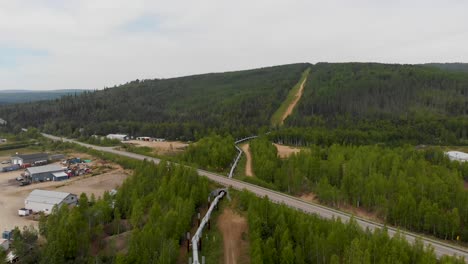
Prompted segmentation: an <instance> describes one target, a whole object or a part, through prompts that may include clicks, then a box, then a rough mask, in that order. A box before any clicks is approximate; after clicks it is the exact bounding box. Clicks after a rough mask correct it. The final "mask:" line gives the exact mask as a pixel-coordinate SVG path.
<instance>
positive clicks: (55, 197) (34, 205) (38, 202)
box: [24, 190, 77, 214]
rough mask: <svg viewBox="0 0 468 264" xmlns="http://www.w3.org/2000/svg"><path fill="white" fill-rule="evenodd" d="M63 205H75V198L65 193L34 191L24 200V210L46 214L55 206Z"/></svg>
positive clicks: (73, 195)
mask: <svg viewBox="0 0 468 264" xmlns="http://www.w3.org/2000/svg"><path fill="white" fill-rule="evenodd" d="M64 204H66V205H76V204H77V196H76V195H75V194H71V193H65V192H55V191H46V190H34V191H32V192H31V193H30V194H29V196H28V197H27V198H26V200H24V208H26V209H29V210H32V211H33V212H44V213H46V214H49V213H51V212H52V209H53V208H54V206H55V205H57V206H62V205H64Z"/></svg>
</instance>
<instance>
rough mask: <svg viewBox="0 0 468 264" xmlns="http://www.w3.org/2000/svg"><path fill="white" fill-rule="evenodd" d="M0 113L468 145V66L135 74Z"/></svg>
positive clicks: (43, 122) (44, 124) (178, 133)
mask: <svg viewBox="0 0 468 264" xmlns="http://www.w3.org/2000/svg"><path fill="white" fill-rule="evenodd" d="M308 68H310V74H309V77H308V79H307V81H306V85H305V87H304V92H303V95H302V97H301V99H300V100H299V102H298V104H297V105H296V108H295V109H294V110H293V112H292V114H291V115H290V116H289V117H288V118H287V119H286V120H285V123H284V126H283V127H281V128H276V127H271V125H270V122H269V121H270V119H271V117H272V115H273V114H274V113H275V111H276V110H277V109H278V108H279V107H280V105H281V103H282V102H283V101H284V100H285V99H286V97H287V95H288V92H289V91H290V90H291V89H292V87H293V86H294V85H295V84H296V83H297V82H298V81H299V80H300V78H301V74H302V73H303V72H304V71H305V70H306V69H308ZM18 94H19V93H18ZM0 118H3V119H5V120H7V121H8V124H9V125H10V126H11V127H14V128H18V127H28V126H35V127H39V128H42V129H43V131H46V132H50V133H54V134H62V135H68V136H69V135H73V136H75V137H77V136H80V135H85V136H86V135H92V134H101V135H103V134H108V133H128V134H130V135H134V136H137V135H139V136H155V137H165V138H169V139H175V138H179V139H186V140H192V139H196V138H198V137H201V136H205V135H208V134H211V133H217V134H221V135H223V134H231V135H233V136H234V137H241V136H246V135H251V134H255V133H261V132H264V131H268V130H270V131H271V133H270V135H272V136H273V135H275V138H276V139H277V140H278V141H280V142H281V141H284V142H290V143H293V144H331V143H333V142H339V143H350V144H363V143H365V144H367V143H369V144H371V143H380V142H398V144H399V143H402V142H404V143H417V144H442V143H446V144H468V73H465V72H459V71H451V70H450V71H447V70H442V69H439V68H438V67H433V66H427V65H399V64H379V63H318V64H315V65H311V64H308V63H300V64H290V65H283V66H275V67H267V68H261V69H253V70H246V71H236V72H225V73H210V74H202V75H194V76H186V77H179V78H171V79H155V80H143V81H140V80H136V81H132V82H129V83H127V84H124V85H121V86H117V87H114V88H107V89H104V90H99V91H94V92H84V93H81V94H79V95H76V96H74V95H73V96H64V97H62V98H60V99H56V100H53V101H40V102H32V103H23V104H15V105H4V106H1V107H0ZM81 128H83V129H81ZM286 139H288V140H286Z"/></svg>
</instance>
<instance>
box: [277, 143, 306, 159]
mask: <svg viewBox="0 0 468 264" xmlns="http://www.w3.org/2000/svg"><path fill="white" fill-rule="evenodd" d="M273 145H275V147H276V149H277V150H278V156H279V157H280V158H282V159H284V158H288V157H289V156H291V155H292V154H296V153H299V152H300V151H301V149H299V148H294V147H290V146H285V145H280V144H276V143H273Z"/></svg>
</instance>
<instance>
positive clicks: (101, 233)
mask: <svg viewBox="0 0 468 264" xmlns="http://www.w3.org/2000/svg"><path fill="white" fill-rule="evenodd" d="M265 142H268V141H267V140H266V139H265V138H260V139H258V140H257V141H256V142H252V143H254V144H253V145H254V146H255V145H257V146H255V147H254V149H258V148H261V147H265V146H266V145H265V144H264V143H265ZM46 144H48V145H47V147H48V148H50V149H69V148H76V149H77V150H79V151H83V152H88V153H89V154H92V155H95V156H97V157H100V158H103V159H108V160H113V161H114V162H117V163H119V164H121V165H122V166H124V168H127V169H132V170H134V175H133V176H131V177H129V178H128V179H127V180H126V181H125V182H124V183H123V185H122V186H121V187H120V188H119V189H118V190H117V194H116V195H111V194H109V193H105V194H104V196H103V197H102V198H99V199H96V198H95V197H94V196H91V197H87V196H86V195H84V194H83V195H81V196H80V200H79V204H80V206H78V207H73V208H68V207H61V208H60V209H57V208H56V209H55V210H54V211H53V213H52V215H50V216H48V217H47V218H46V217H41V219H40V222H39V230H34V229H32V228H24V229H22V230H20V229H16V230H15V232H14V238H15V239H14V245H13V247H14V248H15V253H16V254H17V255H18V256H20V258H21V260H22V262H21V263H91V262H92V263H175V262H176V260H177V259H178V257H179V254H180V249H181V247H184V245H183V243H185V241H184V234H185V232H186V231H187V230H189V229H190V227H191V226H192V223H193V221H192V220H193V217H194V215H196V212H197V210H198V208H199V207H200V206H204V205H205V204H206V197H207V194H208V193H209V192H210V191H211V190H212V188H213V187H214V185H213V184H212V183H210V182H209V181H208V180H207V179H206V178H204V177H201V176H199V175H197V173H196V172H195V170H193V169H189V168H187V167H184V166H178V165H172V164H169V163H166V162H162V163H160V164H159V165H154V164H152V163H149V162H145V161H136V160H131V159H128V158H123V157H119V156H115V155H113V154H108V153H104V152H99V151H95V150H90V149H86V148H84V147H80V146H77V145H74V144H70V143H61V142H50V141H47V142H46ZM263 145H265V146H263ZM269 145H271V144H269ZM375 148H378V147H375ZM332 149H335V150H332ZM384 150H385V149H384ZM384 150H382V151H384ZM317 151H318V152H317V155H319V156H320V157H321V158H320V159H318V160H319V164H321V163H322V162H324V166H323V167H322V166H320V165H319V167H318V168H319V169H320V170H328V169H330V174H327V177H328V175H335V174H334V173H335V172H336V171H339V170H340V169H339V168H337V167H336V166H328V164H327V163H325V162H327V161H326V159H327V157H332V156H333V157H336V156H340V155H344V158H345V159H349V158H350V157H351V156H353V155H354V154H355V153H354V152H353V148H351V147H342V146H332V147H331V148H330V149H320V148H318V147H317ZM362 151H363V152H366V153H367V152H369V149H365V150H364V149H363V150H362ZM401 151H402V153H403V152H405V151H407V152H408V153H407V155H409V156H410V157H411V158H413V159H414V162H423V161H424V160H426V161H428V162H430V163H431V164H433V165H434V166H446V167H451V168H453V169H454V170H457V171H463V170H464V169H466V168H461V167H460V164H457V163H451V162H450V161H448V160H446V159H445V158H444V156H440V155H439V154H440V153H439V152H437V151H425V152H422V153H421V154H418V153H412V154H410V150H404V149H402V150H401ZM262 153H269V151H262ZM333 153H336V154H333ZM405 153H406V152H405ZM302 154H303V153H301V154H299V155H297V157H299V156H300V155H302ZM391 154H392V153H388V155H389V156H390V157H388V158H387V159H389V160H391V157H392V155H391ZM270 155H271V154H270ZM268 158H269V159H273V161H274V162H277V160H276V159H275V158H276V156H275V157H273V156H270V157H268ZM293 158H296V156H293ZM305 158H306V157H304V159H305ZM404 158H405V159H402V160H400V162H403V161H404V160H406V159H407V158H408V157H407V156H405V157H404ZM304 159H303V160H301V161H300V162H306V163H307V162H309V161H307V160H304ZM330 159H332V158H330ZM336 159H337V158H333V160H336ZM279 162H281V161H279ZM295 162H297V163H298V162H299V161H295ZM330 162H331V161H330ZM333 164H336V162H333ZM309 165H311V164H309ZM374 165H375V166H376V167H375V168H374V169H375V170H376V171H379V170H378V167H379V166H390V165H389V164H384V163H382V164H381V163H380V162H379V163H378V164H374ZM395 166H397V165H395ZM401 166H403V165H401ZM303 167H305V166H303ZM303 167H302V168H303ZM310 167H312V168H314V166H313V164H312V166H310ZM344 167H346V168H348V167H347V166H341V168H344ZM297 168H298V169H299V170H301V169H302V168H301V167H299V166H297ZM350 168H351V167H350ZM396 169H397V168H396ZM256 172H258V171H256ZM465 172H466V171H465ZM465 175H466V174H465ZM458 176H460V175H458ZM419 177H420V176H419ZM448 177H450V176H448ZM312 180H313V178H311V181H312ZM431 180H434V179H431ZM319 181H320V180H319ZM449 181H453V179H450V180H449ZM286 182H287V181H286ZM399 184H401V183H399ZM426 184H427V188H429V189H430V188H432V189H430V190H429V191H428V192H430V191H433V190H434V188H435V187H434V186H433V185H439V186H440V185H443V183H441V182H434V183H426ZM408 185H409V184H408ZM311 186H312V188H313V184H312V185H311ZM386 187H388V186H386ZM280 188H283V187H281V186H280ZM407 188H412V186H407ZM425 188H426V187H425ZM355 189H356V188H355ZM448 191H449V192H450V191H453V190H448ZM374 194H375V192H374ZM377 194H380V193H377ZM231 195H232V197H233V200H234V201H235V202H234V203H233V206H237V207H238V209H239V210H240V211H241V213H242V214H246V216H247V219H248V223H249V230H250V231H249V235H248V239H249V240H250V258H251V263H464V262H463V261H462V260H460V259H456V258H453V257H448V256H445V257H443V258H441V259H440V260H437V259H436V256H435V253H434V252H433V250H432V249H431V248H424V246H423V244H422V242H421V241H418V242H417V243H416V244H414V245H409V244H408V243H407V242H406V240H404V239H403V238H402V237H400V236H395V237H393V238H390V237H389V236H388V235H387V233H386V231H385V230H381V231H375V232H373V233H372V232H370V231H367V230H362V229H361V228H359V227H358V226H357V224H356V223H355V222H354V221H351V222H350V223H347V224H344V223H341V222H339V221H337V220H323V219H321V218H318V217H317V216H314V215H307V214H304V213H301V212H298V211H295V210H293V209H290V208H287V207H286V206H283V205H278V204H273V203H271V202H269V201H268V200H267V199H266V198H263V199H261V198H257V197H255V196H254V195H253V194H251V193H249V192H246V191H243V192H235V191H232V192H231ZM385 195H387V194H385ZM421 195H423V194H421ZM445 195H448V194H445ZM454 195H455V196H456V195H459V194H454ZM351 196H352V195H351V194H350V196H349V197H351ZM362 197H364V195H363V196H362ZM439 198H441V196H440V197H439ZM451 198H452V197H449V198H447V199H446V202H449V203H450V202H453V201H452V199H451ZM321 199H322V198H321ZM323 199H326V195H324V196H323ZM414 199H419V196H415V197H414ZM366 201H367V200H366V199H364V198H363V199H362V206H368V205H367V202H366ZM431 201H432V200H431ZM330 202H331V203H333V201H330ZM460 203H464V204H467V203H466V201H465V202H463V201H460ZM403 207H404V205H403ZM439 208H440V209H441V210H442V207H439ZM460 214H462V210H460ZM429 215H434V214H429ZM441 218H442V217H439V218H438V219H439V221H440V220H442V221H444V220H443V219H441ZM402 219H403V218H402ZM122 235H124V236H128V237H129V240H128V244H127V245H126V246H125V248H126V249H127V250H128V251H121V250H122V249H117V248H116V247H115V244H114V243H113V242H112V241H113V239H114V238H115V237H120V236H122ZM39 236H42V238H40V239H39ZM155 237H157V238H158V239H155ZM124 252H126V253H124ZM2 254H4V252H1V251H0V256H1V255H2ZM396 260H398V262H397V261H396Z"/></svg>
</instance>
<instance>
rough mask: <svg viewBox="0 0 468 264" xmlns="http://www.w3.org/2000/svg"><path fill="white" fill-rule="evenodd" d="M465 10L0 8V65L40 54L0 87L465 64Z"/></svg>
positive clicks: (362, 0) (136, 4)
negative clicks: (303, 66) (258, 70)
mask: <svg viewBox="0 0 468 264" xmlns="http://www.w3.org/2000/svg"><path fill="white" fill-rule="evenodd" d="M467 8H468V3H466V2H465V1H456V0H452V1H450V0H449V1H443V2H442V1H421V0H417V1H379V0H378V1H371V0H357V1H344V0H343V1H338V0H333V1H306V0H292V1H291V0H290V1H286V0H284V1H278V0H269V1H266V0H255V1H253V0H250V1H249V0H238V1H222V0H199V1H177V0H176V1H149V0H148V1H146V0H135V1H123V0H105V1H100V0H83V1H77V0H75V1H73V0H71V1H59V0H42V1H39V0H30V1H24V0H19V1H9V0H0V36H1V38H0V60H1V58H2V50H1V47H2V46H5V45H6V46H9V47H12V46H13V47H21V48H22V49H31V50H37V51H44V53H45V54H47V56H40V57H34V58H32V57H31V58H30V59H27V58H25V57H24V56H22V57H21V60H20V61H17V62H16V63H15V65H14V66H11V67H5V66H3V67H0V89H67V88H88V89H94V88H102V87H104V86H112V85H114V84H119V83H124V82H127V81H130V80H134V79H137V78H139V79H144V78H160V77H162V78H167V77H173V76H181V75H186V74H194V73H204V72H215V71H226V70H236V69H247V68H255V67H261V66H268V65H276V64H284V63H294V62H312V63H314V62H318V61H334V62H336V61H377V62H391V63H395V62H399V63H423V62H433V61H465V62H466V61H468V35H466V34H465V32H468V17H467V16H466V15H465V10H467ZM151 23H157V25H151ZM138 26H141V27H142V29H143V27H144V30H138ZM4 52H5V51H4ZM10 59H11V56H10ZM0 65H1V63H0Z"/></svg>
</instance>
